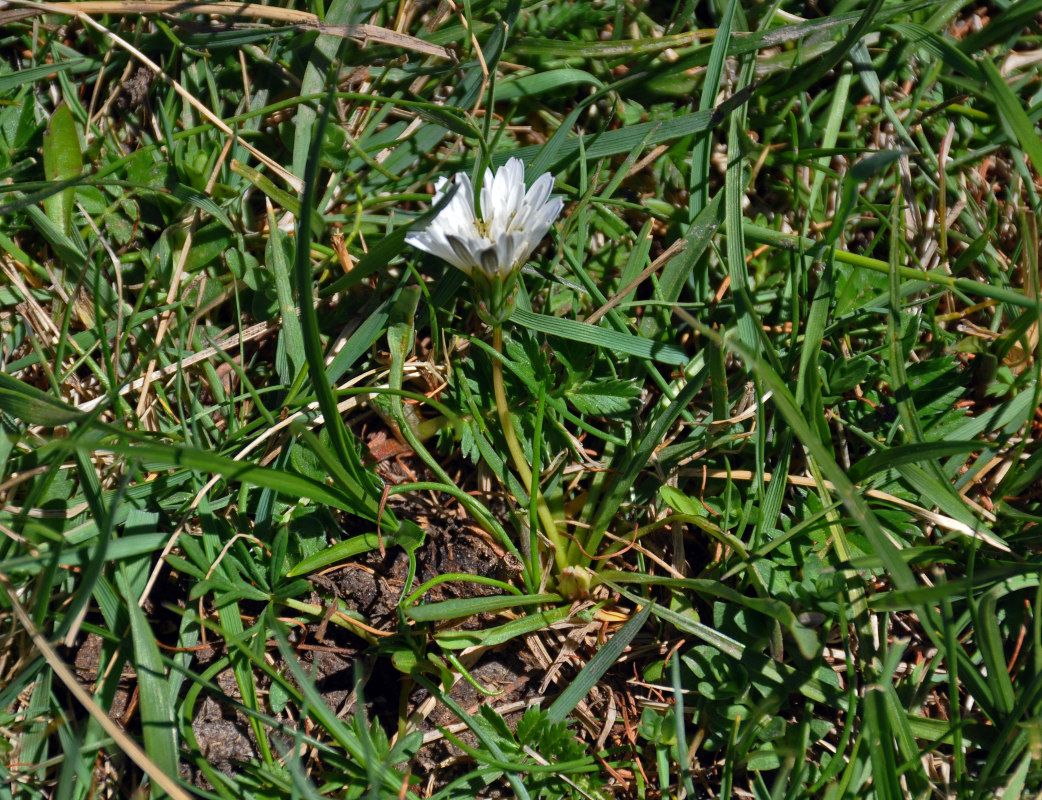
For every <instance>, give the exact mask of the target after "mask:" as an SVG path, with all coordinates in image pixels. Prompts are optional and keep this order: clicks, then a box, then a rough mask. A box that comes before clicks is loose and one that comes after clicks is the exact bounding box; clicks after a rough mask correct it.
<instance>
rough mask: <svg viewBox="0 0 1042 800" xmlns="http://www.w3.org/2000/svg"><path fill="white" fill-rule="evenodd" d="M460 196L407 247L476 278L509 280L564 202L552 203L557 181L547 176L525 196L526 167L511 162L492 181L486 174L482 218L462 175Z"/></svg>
mask: <svg viewBox="0 0 1042 800" xmlns="http://www.w3.org/2000/svg"><path fill="white" fill-rule="evenodd" d="M453 181H454V182H455V184H456V193H455V194H454V195H453V196H452V198H451V199H450V200H449V202H448V205H446V206H445V208H443V209H442V210H441V212H440V213H439V214H438V216H437V217H435V218H434V220H433V221H432V222H431V224H430V226H429V227H428V228H427V230H425V231H423V232H422V233H410V234H409V235H408V236H406V237H405V241H406V242H408V243H409V244H411V245H412V246H413V247H416V248H419V249H420V250H423V251H424V252H426V253H430V254H431V255H435V256H438V257H439V258H443V259H445V260H446V261H448V262H449V263H450V264H452V265H453V266H454V267H458V268H459V269H461V270H463V271H464V272H466V273H467V274H468V275H473V274H474V270H481V271H482V272H483V273H484V274H485V275H486V276H487V277H489V278H492V277H494V276H501V277H505V276H507V275H509V274H511V273H512V272H514V271H516V270H517V269H519V268H520V267H521V266H522V265H523V264H524V263H525V261H527V260H528V257H529V256H530V255H531V254H532V251H533V250H535V248H536V245H538V244H539V242H540V241H542V238H543V237H544V236H546V233H547V231H549V230H550V226H551V225H553V224H554V221H555V220H556V219H557V217H558V216H559V215H560V213H561V209H562V208H563V207H564V200H562V199H561V198H560V197H554V198H551V197H550V192H551V190H552V189H553V188H554V179H553V176H552V175H550V173H549V172H546V173H543V174H542V175H540V176H539V178H538V179H536V182H535V183H533V184H532V188H531V189H529V190H528V191H527V192H526V191H525V166H524V164H523V163H522V162H521V159H520V158H512V159H510V160H509V161H507V163H506V164H505V165H504V166H503V167H501V168H500V170H499V171H498V172H497V173H496V174H495V175H493V174H492V170H491V169H486V170H485V180H484V183H483V184H482V186H481V217H480V218H478V217H477V216H476V215H475V213H474V187H473V185H472V184H471V182H470V177H469V176H468V175H467V174H466V173H464V172H457V173H456V177H455V178H454V179H453ZM447 185H448V180H447V179H446V178H439V179H438V182H437V183H436V184H435V186H434V188H435V192H436V193H435V195H434V201H433V202H434V204H435V205H437V204H438V202H440V201H441V199H442V198H443V197H444V196H445V195H446V193H447V192H446V189H447V188H448V187H447Z"/></svg>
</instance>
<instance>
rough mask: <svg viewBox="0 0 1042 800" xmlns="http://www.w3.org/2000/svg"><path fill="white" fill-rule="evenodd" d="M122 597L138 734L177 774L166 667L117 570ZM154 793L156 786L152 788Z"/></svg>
mask: <svg viewBox="0 0 1042 800" xmlns="http://www.w3.org/2000/svg"><path fill="white" fill-rule="evenodd" d="M119 577H120V583H121V584H122V591H123V597H124V600H125V602H124V608H125V609H126V610H127V613H128V614H129V615H130V638H131V656H132V661H133V664H134V670H135V671H136V672H137V688H138V702H139V704H140V709H141V710H140V716H141V735H142V737H143V738H144V743H145V752H146V753H148V755H149V757H150V758H151V759H152V760H153V761H155V762H156V764H157V765H158V766H159V768H160V769H162V770H163V772H164V773H166V774H167V775H168V776H170V777H172V778H176V777H177V776H178V771H177V764H178V745H177V726H176V724H175V716H174V708H173V704H172V703H171V700H170V695H169V692H168V691H167V678H166V667H165V665H164V664H163V659H162V656H160V654H159V646H158V645H157V644H156V635H155V633H153V632H152V628H151V626H150V625H149V623H148V619H147V618H146V617H145V612H144V611H142V610H141V607H140V606H138V604H137V597H136V596H135V595H134V593H133V592H132V591H131V590H130V582H129V579H128V578H127V575H126V573H125V571H124V570H123V569H122V568H121V569H120V572H119ZM156 791H157V793H158V790H156Z"/></svg>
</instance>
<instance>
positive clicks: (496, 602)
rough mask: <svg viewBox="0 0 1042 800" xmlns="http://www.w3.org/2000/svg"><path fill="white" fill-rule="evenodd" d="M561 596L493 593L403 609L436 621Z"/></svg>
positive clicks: (554, 600)
mask: <svg viewBox="0 0 1042 800" xmlns="http://www.w3.org/2000/svg"><path fill="white" fill-rule="evenodd" d="M560 602H561V596H560V595H556V594H526V595H521V596H520V597H519V596H518V595H514V594H507V595H493V596H492V597H463V598H460V599H459V600H443V601H442V602H440V603H427V604H425V605H422V606H413V607H412V608H407V609H405V615H406V616H407V617H409V618H410V619H414V620H416V621H417V622H437V621H439V620H446V619H456V618H458V617H469V616H472V615H474V614H484V613H488V612H491V611H502V610H503V609H504V608H512V607H514V606H531V605H535V604H537V603H560Z"/></svg>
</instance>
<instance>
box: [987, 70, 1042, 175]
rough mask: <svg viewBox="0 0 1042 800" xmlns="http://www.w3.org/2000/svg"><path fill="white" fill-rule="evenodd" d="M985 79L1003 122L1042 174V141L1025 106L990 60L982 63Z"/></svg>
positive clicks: (1036, 169)
mask: <svg viewBox="0 0 1042 800" xmlns="http://www.w3.org/2000/svg"><path fill="white" fill-rule="evenodd" d="M980 66H981V71H982V72H983V73H984V79H985V80H986V81H987V83H988V88H989V89H990V90H991V96H992V97H993V98H994V100H995V103H996V105H997V106H998V109H999V115H1000V117H1001V118H1002V122H1003V124H1004V125H1006V126H1007V127H1008V128H1009V129H1010V130H1011V131H1012V132H1013V136H1014V138H1015V139H1016V140H1017V142H1018V143H1019V144H1020V147H1021V149H1022V150H1023V151H1024V152H1025V153H1027V155H1028V158H1030V159H1031V164H1032V165H1033V166H1034V168H1035V172H1036V173H1042V140H1040V139H1039V134H1038V131H1037V130H1036V129H1035V125H1034V123H1033V122H1032V121H1031V120H1030V119H1029V118H1028V114H1027V112H1026V111H1025V110H1024V106H1023V105H1022V104H1021V102H1020V101H1019V100H1018V99H1017V98H1016V96H1015V95H1014V94H1013V92H1012V91H1010V88H1009V86H1008V85H1007V84H1006V81H1005V79H1004V78H1003V77H1002V73H1000V72H999V70H998V67H996V66H995V65H994V64H993V63H992V61H991V59H990V58H983V59H981V62H980Z"/></svg>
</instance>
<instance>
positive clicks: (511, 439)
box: [492, 325, 568, 571]
mask: <svg viewBox="0 0 1042 800" xmlns="http://www.w3.org/2000/svg"><path fill="white" fill-rule="evenodd" d="M492 346H493V347H494V348H495V349H496V352H497V353H499V355H501V356H502V355H503V328H502V327H501V326H499V325H497V326H496V327H494V328H493V329H492ZM492 388H493V390H494V391H495V393H496V412H497V414H498V415H499V424H500V426H501V427H502V428H503V436H504V437H505V438H506V440H507V449H508V450H509V451H510V457H511V458H512V459H513V460H514V468H515V469H516V470H517V474H518V475H519V476H520V477H521V484H522V485H523V486H524V487H525V488H526V489H528V492H529V496H530V497H532V498H533V499H534V500H535V503H536V513H537V514H538V515H539V521H540V522H541V523H542V526H543V532H544V533H545V534H546V536H547V538H548V539H549V540H550V544H551V546H552V547H553V549H554V561H555V562H556V563H557V569H558V571H560V570H562V569H564V568H565V567H567V566H568V556H567V547H566V545H565V542H564V540H563V539H562V538H561V534H560V532H559V531H558V530H557V523H556V522H555V521H554V516H553V514H552V513H550V507H549V506H548V505H547V504H546V499H545V498H544V497H543V494H542V492H540V491H539V481H538V480H534V479H533V476H532V470H531V469H529V467H528V462H527V461H526V460H525V454H524V451H523V450H522V449H521V443H520V442H518V440H517V434H516V433H515V432H514V421H513V420H512V419H511V418H510V405H509V404H508V403H507V392H506V387H505V385H504V383H503V362H502V360H501V359H498V358H493V359H492Z"/></svg>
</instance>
